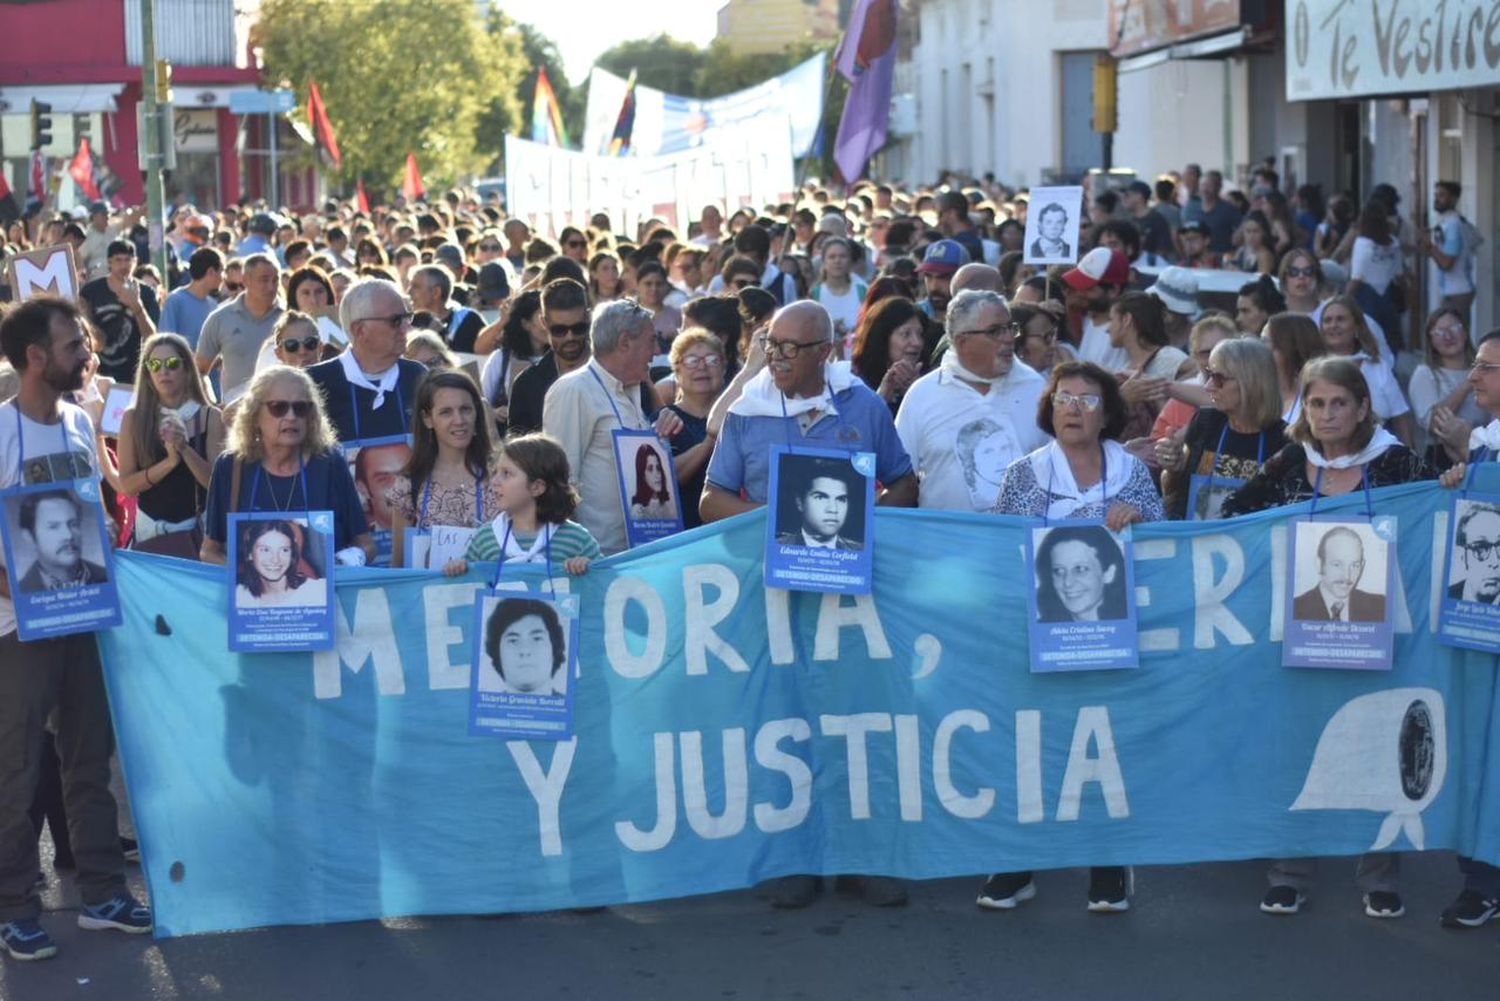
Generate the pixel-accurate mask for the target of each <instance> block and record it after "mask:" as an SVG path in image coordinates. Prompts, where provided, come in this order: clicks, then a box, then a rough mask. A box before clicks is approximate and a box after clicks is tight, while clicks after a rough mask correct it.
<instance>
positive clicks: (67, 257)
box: [5, 243, 78, 302]
mask: <svg viewBox="0 0 1500 1001" xmlns="http://www.w3.org/2000/svg"><path fill="white" fill-rule="evenodd" d="M5 281H6V284H8V285H9V286H10V294H11V298H12V299H13V300H14V301H16V302H23V301H25V300H27V299H30V298H32V297H33V296H38V295H59V296H62V297H63V298H64V299H67V300H69V301H70V302H71V301H73V300H76V299H77V298H78V273H77V271H75V270H74V268H73V248H72V247H71V246H69V245H68V244H66V243H64V244H60V245H58V246H55V247H40V248H38V249H36V250H28V251H25V252H23V253H19V254H12V255H11V256H10V258H9V260H8V261H7V262H6V265H5Z"/></svg>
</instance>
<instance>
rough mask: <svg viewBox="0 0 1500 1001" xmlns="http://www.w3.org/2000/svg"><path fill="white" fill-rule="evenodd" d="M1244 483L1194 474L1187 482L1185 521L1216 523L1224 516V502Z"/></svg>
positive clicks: (1220, 477) (1227, 478)
mask: <svg viewBox="0 0 1500 1001" xmlns="http://www.w3.org/2000/svg"><path fill="white" fill-rule="evenodd" d="M1245 482H1246V481H1244V480H1235V479H1230V478H1229V477H1227V476H1203V475H1198V474H1195V475H1194V476H1193V477H1191V478H1190V479H1189V480H1188V499H1187V520H1188V521H1218V520H1219V519H1220V518H1222V517H1223V516H1224V515H1223V513H1222V512H1223V510H1224V502H1225V501H1226V500H1228V499H1229V495H1230V494H1232V493H1234V492H1235V491H1236V490H1238V489H1239V488H1240V487H1242V486H1244V485H1245Z"/></svg>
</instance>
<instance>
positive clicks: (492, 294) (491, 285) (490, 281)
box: [475, 261, 510, 303]
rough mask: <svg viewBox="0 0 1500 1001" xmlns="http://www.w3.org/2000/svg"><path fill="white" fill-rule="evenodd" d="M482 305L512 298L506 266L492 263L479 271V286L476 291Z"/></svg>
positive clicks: (497, 262) (496, 262)
mask: <svg viewBox="0 0 1500 1001" xmlns="http://www.w3.org/2000/svg"><path fill="white" fill-rule="evenodd" d="M475 291H476V292H477V294H478V296H479V301H480V302H482V303H489V302H499V301H501V300H502V299H508V298H510V275H508V274H506V271H505V265H503V264H501V263H500V262H499V261H490V262H489V263H488V264H486V265H484V266H483V267H482V268H480V269H479V284H478V286H477V287H476V290H475Z"/></svg>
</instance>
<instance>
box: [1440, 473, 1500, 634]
mask: <svg viewBox="0 0 1500 1001" xmlns="http://www.w3.org/2000/svg"><path fill="white" fill-rule="evenodd" d="M1443 565H1444V566H1445V567H1446V568H1447V569H1446V571H1445V573H1444V575H1443V585H1444V590H1443V602H1442V605H1441V606H1440V607H1439V610H1438V642H1439V643H1442V644H1443V645H1444V646H1453V647H1462V648H1464V649H1466V650H1484V651H1486V652H1488V653H1500V495H1496V494H1475V493H1463V494H1460V495H1458V496H1457V497H1455V498H1454V499H1453V508H1452V510H1451V511H1450V512H1449V514H1448V546H1447V555H1446V557H1445V558H1444V561H1443Z"/></svg>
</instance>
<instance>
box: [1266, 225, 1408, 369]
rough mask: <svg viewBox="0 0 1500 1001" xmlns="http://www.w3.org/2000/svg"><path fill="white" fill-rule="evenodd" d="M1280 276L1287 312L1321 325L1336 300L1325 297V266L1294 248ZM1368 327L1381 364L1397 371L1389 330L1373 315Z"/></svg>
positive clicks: (1283, 259) (1309, 254)
mask: <svg viewBox="0 0 1500 1001" xmlns="http://www.w3.org/2000/svg"><path fill="white" fill-rule="evenodd" d="M1276 277H1277V279H1278V280H1279V281H1280V282H1281V294H1282V295H1283V296H1284V297H1285V298H1286V311H1287V312H1288V313H1300V314H1301V315H1303V316H1308V317H1311V318H1312V322H1313V323H1315V324H1321V323H1322V322H1323V307H1324V306H1326V305H1327V304H1328V303H1329V302H1331V301H1332V297H1331V296H1325V295H1324V291H1325V288H1324V286H1325V285H1326V284H1327V282H1328V279H1327V276H1326V275H1325V274H1324V273H1323V265H1322V263H1321V262H1320V261H1319V260H1318V259H1317V258H1316V257H1314V256H1313V255H1312V254H1311V253H1309V252H1308V251H1306V250H1304V249H1302V248H1301V247H1294V248H1293V249H1291V250H1288V251H1287V252H1286V253H1285V254H1283V255H1282V258H1281V266H1280V267H1279V268H1278V269H1277V272H1276ZM1365 326H1367V327H1369V328H1370V333H1371V335H1373V336H1374V338H1375V342H1376V343H1377V344H1379V345H1380V359H1381V364H1383V365H1384V366H1385V367H1386V368H1387V369H1391V370H1392V371H1394V367H1393V366H1394V365H1395V359H1396V356H1395V354H1394V353H1393V352H1392V351H1391V349H1390V345H1389V342H1388V341H1387V340H1386V336H1385V329H1384V328H1383V327H1381V325H1380V324H1379V323H1377V322H1375V320H1374V319H1373V318H1371V317H1369V316H1366V317H1365ZM1292 374H1293V376H1295V375H1296V374H1297V373H1295V372H1294V373H1292Z"/></svg>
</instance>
